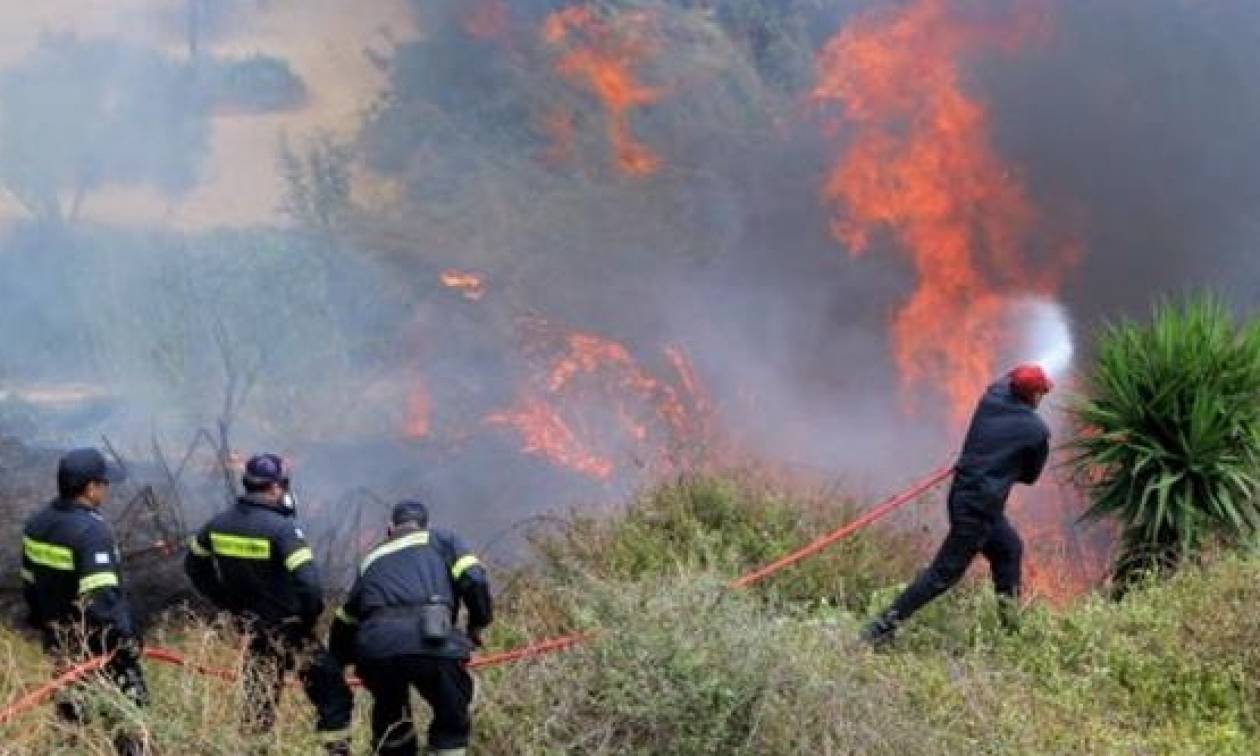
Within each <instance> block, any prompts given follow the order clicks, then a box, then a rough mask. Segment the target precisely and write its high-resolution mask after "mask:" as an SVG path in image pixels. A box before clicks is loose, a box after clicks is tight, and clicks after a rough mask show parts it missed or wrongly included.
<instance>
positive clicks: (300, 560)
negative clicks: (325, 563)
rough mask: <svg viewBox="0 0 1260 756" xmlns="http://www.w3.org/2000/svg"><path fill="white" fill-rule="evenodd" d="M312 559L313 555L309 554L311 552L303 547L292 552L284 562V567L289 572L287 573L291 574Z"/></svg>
mask: <svg viewBox="0 0 1260 756" xmlns="http://www.w3.org/2000/svg"><path fill="white" fill-rule="evenodd" d="M314 558H315V555H314V554H312V553H311V550H310V549H309V548H308V547H306V546H303V547H302V548H300V549H297V550H296V551H294V552H293V553H292V554H290V555H289V556H288V557H287V558H286V559H285V560H284V566H285V568H287V569H288V570H289V572H292V571H294V570H296V569H297V568H298V567H301V566H302V565H304V564H306V563H307V562H309V561H311V560H312V559H314Z"/></svg>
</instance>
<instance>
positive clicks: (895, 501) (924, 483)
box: [730, 465, 954, 588]
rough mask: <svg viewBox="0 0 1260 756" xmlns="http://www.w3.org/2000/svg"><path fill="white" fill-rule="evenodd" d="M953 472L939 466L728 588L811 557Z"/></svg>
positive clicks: (757, 578) (745, 583) (742, 586)
mask: <svg viewBox="0 0 1260 756" xmlns="http://www.w3.org/2000/svg"><path fill="white" fill-rule="evenodd" d="M953 474H954V467H953V465H949V466H947V467H942V468H941V469H939V470H937V471H936V472H934V473H932V474H931V475H929V476H928V477H926V478H924V479H923V480H921V481H919V482H918V483H915V484H914V485H913V486H911V487H910V488H907V489H906V490H905V491H903V492H901V493H899V494H897V495H896V496H893V497H892V498H890V499H887V500H885V501H883V502H881V503H880V504H878V505H876V506H874V507H872V508H871V509H870V510H869V511H867V512H866V514H864V515H862V516H861V517H859V518H857V519H856V520H854V521H853V522H850V523H848V524H847V525H845V526H843V527H841V528H839V529H837V530H833V531H832V532H830V533H828V534H827V535H825V536H822V537H821V538H819V539H817V540H815V541H814V542H813V543H810V544H809V545H807V546H804V547H803V548H801V549H798V550H797V551H793V552H792V553H791V554H788V555H787V556H785V557H783V558H782V559H778V560H776V561H774V562H771V563H770V564H767V565H766V566H765V567H762V568H760V569H757V570H753V571H752V572H750V573H748V574H747V575H744V576H743V577H741V578H738V579H736V580H733V581H731V583H730V587H731V588H745V587H747V586H749V585H752V584H753V583H755V582H757V581H758V580H762V579H763V578H767V577H770V576H771V575H773V574H774V573H776V572H778V571H779V570H782V569H785V568H787V567H791V566H792V565H794V564H796V563H797V562H799V561H801V560H802V559H804V558H806V557H808V556H813V555H814V554H817V553H818V552H820V551H822V550H823V549H825V548H827V547H828V546H830V545H831V544H833V543H835V542H836V541H840V540H843V539H845V538H848V537H849V536H851V535H853V534H854V533H856V532H858V531H859V530H861V529H862V528H864V527H866V526H867V525H870V524H871V523H873V522H875V521H876V520H878V519H880V518H882V517H885V516H887V515H888V513H889V512H892V511H893V510H894V509H897V508H898V507H901V506H904V505H905V504H908V503H909V502H911V501H914V500H915V499H917V498H919V497H920V496H922V495H923V494H924V493H926V492H927V490H928V489H930V488H932V487H933V486H935V485H936V484H937V483H940V482H941V481H943V480H945V479H946V478H948V477H949V476H950V475H953Z"/></svg>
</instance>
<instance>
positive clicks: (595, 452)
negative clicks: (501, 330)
mask: <svg viewBox="0 0 1260 756" xmlns="http://www.w3.org/2000/svg"><path fill="white" fill-rule="evenodd" d="M523 325H524V330H525V332H526V341H527V348H529V350H530V351H531V352H533V353H534V354H535V355H536V357H537V358H538V359H540V360H541V361H542V362H543V364H544V368H543V369H542V370H541V371H540V372H539V373H538V374H537V375H535V376H534V378H533V379H532V380H531V383H530V386H529V387H528V388H526V389H525V390H524V391H522V392H521V398H520V399H519V400H518V402H517V406H516V408H515V409H513V410H509V411H506V412H499V413H495V414H492V415H490V416H489V417H487V418H486V422H487V423H488V424H491V425H499V426H503V427H507V428H511V429H513V430H515V431H516V432H517V433H518V434H519V435H520V436H521V438H522V440H523V448H522V451H524V452H525V453H528V454H535V455H539V456H542V457H545V458H547V459H549V460H550V461H551V462H553V463H554V464H557V465H560V466H563V467H568V468H571V469H573V470H576V471H578V472H580V473H582V474H585V475H588V476H590V477H592V478H596V479H599V480H607V479H609V478H611V476H612V475H613V473H614V472H615V467H614V464H613V462H612V459H613V457H614V455H617V454H619V453H629V454H630V455H632V456H633V457H634V458H635V459H637V460H640V461H642V462H645V463H646V462H654V461H659V460H661V459H662V458H665V457H668V455H669V454H670V452H671V449H670V446H671V445H678V444H681V443H685V442H687V441H690V440H693V439H694V438H695V436H696V434H697V432H698V431H699V430H701V429H703V428H705V427H707V421H706V420H705V418H704V417H703V415H704V413H707V412H708V408H707V405H705V404H703V403H702V397H703V394H702V391H701V389H700V387H699V383H698V381H697V378H696V374H695V370H694V368H692V367H691V365H690V363H689V362H688V361H687V359H686V357H685V355H683V353H682V351H681V350H679V349H677V348H670V349H669V350H667V352H666V356H667V358H668V359H669V360H670V362H671V364H673V365H674V366H675V369H676V371H677V372H678V373H679V376H680V382H681V383H682V386H681V388H680V387H679V386H676V385H674V384H673V383H670V382H668V381H665V380H663V379H660V378H658V377H656V376H654V375H652V374H651V373H649V372H648V371H647V370H645V369H644V368H643V367H641V366H640V365H639V364H638V363H637V362H636V361H635V359H634V357H633V356H632V355H631V354H630V351H629V350H628V349H627V348H626V347H625V346H624V345H623V344H620V343H618V342H616V341H612V340H610V339H606V338H603V337H601V336H597V335H595V334H592V333H585V332H581V331H566V330H564V329H561V328H558V327H556V326H554V325H552V324H551V323H548V322H547V321H544V320H541V319H531V320H529V321H526V322H525V323H524V324H523ZM684 376H685V377H684Z"/></svg>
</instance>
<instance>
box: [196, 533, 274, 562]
mask: <svg viewBox="0 0 1260 756" xmlns="http://www.w3.org/2000/svg"><path fill="white" fill-rule="evenodd" d="M210 550H211V551H213V552H214V553H215V554H216V555H217V556H225V557H232V558H233V559H259V560H263V559H270V558H271V541H269V540H267V539H266V538H251V537H249V536H238V535H230V534H228V533H211V534H210Z"/></svg>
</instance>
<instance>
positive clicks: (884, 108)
mask: <svg viewBox="0 0 1260 756" xmlns="http://www.w3.org/2000/svg"><path fill="white" fill-rule="evenodd" d="M1027 20H1028V19H1026V18H1023V17H1021V18H1020V19H1019V21H1020V22H1023V21H1027ZM1027 30H1028V25H1027V24H1025V23H1016V24H1011V25H1008V27H1007V28H999V27H996V26H994V25H991V24H982V23H978V22H967V21H962V20H960V19H958V18H956V17H955V15H954V13H953V10H952V6H951V4H950V3H949V2H947V0H914V2H912V3H910V4H909V5H907V6H904V7H903V8H900V9H898V10H897V11H895V12H891V13H890V12H875V13H870V14H868V15H866V16H863V17H861V18H859V19H858V20H857V21H856V22H855V23H853V24H852V25H850V26H848V27H847V28H845V29H844V30H842V31H841V32H840V33H839V34H837V35H836V36H835V37H834V38H833V39H832V40H831V41H830V42H828V43H827V45H826V47H825V48H824V49H823V51H822V53H821V55H820V57H819V60H818V71H817V74H818V82H817V85H816V87H815V89H814V92H813V97H814V99H815V100H816V101H817V102H820V103H829V102H836V103H839V104H840V105H841V106H843V111H844V113H845V114H846V115H847V124H848V125H849V126H850V127H851V128H852V136H851V141H850V142H849V144H848V146H847V148H846V149H845V151H844V154H843V157H842V159H841V160H840V161H839V163H838V164H837V165H836V166H835V167H834V169H833V170H832V171H831V173H830V175H829V176H828V178H827V180H826V182H825V185H824V188H823V193H824V197H825V199H826V200H827V201H828V202H829V203H830V204H831V205H832V206H833V208H834V213H835V215H834V217H833V222H832V229H833V233H834V234H835V236H836V237H837V238H838V239H839V240H840V241H841V242H843V243H844V244H845V245H847V246H848V247H849V249H850V250H851V251H852V253H853V254H854V255H858V254H861V253H863V252H864V251H866V250H867V249H868V248H869V247H870V246H871V238H872V235H873V234H874V233H875V232H876V231H878V230H880V229H882V228H887V229H889V230H890V231H891V232H892V234H893V236H894V237H895V239H896V241H897V242H898V243H899V245H900V246H901V247H903V248H905V249H906V250H907V251H908V252H909V254H910V256H911V257H912V259H913V262H914V264H915V267H916V269H917V272H918V280H917V286H916V288H915V291H914V293H913V294H912V295H911V297H910V299H909V301H908V302H906V303H905V305H904V306H903V307H901V309H900V310H899V311H898V312H897V314H896V316H895V319H894V322H893V325H892V336H893V349H894V358H895V361H896V364H897V367H898V370H899V373H900V375H901V377H902V381H903V389H905V390H906V391H907V393H908V392H909V391H911V390H914V389H917V388H919V387H920V386H922V385H939V386H941V387H942V389H943V391H944V393H945V395H946V397H947V399H948V400H949V406H950V409H951V414H952V418H953V420H954V421H955V423H956V424H961V423H962V422H964V421H965V420H966V417H967V413H968V412H969V411H970V410H971V408H972V406H973V405H974V402H975V400H976V396H977V395H978V393H979V392H980V390H981V389H982V388H983V387H984V386H985V385H986V383H987V382H988V381H989V380H991V379H992V377H993V372H994V369H995V366H994V354H995V351H996V350H997V348H998V346H999V342H1000V341H1001V339H1003V338H1004V337H1005V336H1006V334H1005V333H1004V332H1003V329H1002V326H1001V320H1002V317H1001V316H1002V312H1003V309H1004V307H1005V305H1006V296H1007V295H1008V294H1009V293H1017V292H1019V291H1023V290H1025V289H1026V288H1027V287H1029V286H1030V283H1029V282H1030V281H1031V280H1032V279H1031V278H1030V276H1029V275H1028V266H1027V264H1026V261H1025V259H1024V252H1025V251H1024V249H1023V248H1022V247H1023V245H1024V244H1025V242H1026V241H1027V236H1028V233H1029V231H1030V230H1031V228H1032V226H1033V223H1034V221H1035V210H1034V208H1033V207H1032V204H1031V203H1030V202H1029V200H1028V198H1027V196H1026V194H1025V191H1024V188H1023V185H1022V184H1021V183H1020V181H1019V179H1018V178H1017V177H1016V175H1015V174H1014V173H1013V172H1012V171H1011V170H1010V169H1009V168H1008V167H1007V166H1005V165H1004V164H1003V163H1002V161H1001V159H1000V158H999V157H998V155H997V153H996V152H995V150H994V149H993V147H992V144H991V139H990V135H989V117H988V114H987V113H986V111H985V108H984V106H983V105H982V104H981V103H979V102H978V101H977V100H975V99H974V98H972V97H969V96H968V95H967V94H966V93H964V91H963V88H962V83H961V78H962V76H961V66H962V60H963V58H964V57H965V56H967V55H969V54H972V53H975V52H977V51H979V50H982V49H984V48H986V47H1011V46H1013V45H1014V44H1016V43H1018V42H1019V40H1020V39H1021V37H1022V36H1023V33H1024V32H1025V31H1027ZM1043 279H1044V277H1043ZM1031 285H1033V286H1035V285H1037V284H1031Z"/></svg>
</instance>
